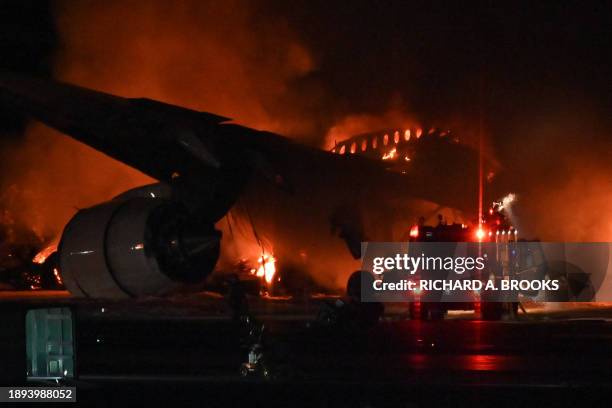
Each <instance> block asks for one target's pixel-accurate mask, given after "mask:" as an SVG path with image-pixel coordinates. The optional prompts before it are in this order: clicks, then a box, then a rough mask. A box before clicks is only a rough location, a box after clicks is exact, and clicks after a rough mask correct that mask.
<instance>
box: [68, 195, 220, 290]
mask: <svg viewBox="0 0 612 408" xmlns="http://www.w3.org/2000/svg"><path fill="white" fill-rule="evenodd" d="M152 196H153V195H152ZM220 238H221V234H220V232H219V231H217V230H216V229H215V228H214V225H212V224H211V223H205V222H199V221H197V217H194V216H192V215H191V214H190V213H189V212H188V211H187V210H186V209H185V208H184V207H182V206H181V205H180V204H177V203H176V202H174V201H172V200H167V199H163V198H151V197H148V198H147V197H130V196H127V197H125V196H123V197H122V196H119V197H118V198H116V199H114V200H112V201H109V202H106V203H102V204H99V205H96V206H94V207H91V208H87V209H83V210H80V211H78V212H77V213H76V215H75V216H74V217H73V218H72V219H71V220H70V222H69V223H68V224H67V225H66V227H65V229H64V232H63V234H62V238H61V241H60V244H59V249H58V251H59V259H60V270H61V274H62V278H63V280H64V284H65V286H66V288H67V289H68V290H69V291H70V292H71V293H72V294H73V295H75V296H80V297H95V298H125V297H137V296H147V295H152V296H155V295H163V294H166V293H168V292H170V291H172V290H173V289H177V288H178V287H180V286H183V285H184V284H189V283H198V282H202V281H203V280H204V279H205V278H206V276H207V275H208V274H210V273H211V272H212V270H213V268H214V266H215V264H216V262H217V259H218V258H219V250H220Z"/></svg>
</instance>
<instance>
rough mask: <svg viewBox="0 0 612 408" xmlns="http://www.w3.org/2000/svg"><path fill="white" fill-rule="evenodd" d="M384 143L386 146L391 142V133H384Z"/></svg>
mask: <svg viewBox="0 0 612 408" xmlns="http://www.w3.org/2000/svg"><path fill="white" fill-rule="evenodd" d="M383 144H384V145H385V146H386V145H388V144H389V135H384V136H383Z"/></svg>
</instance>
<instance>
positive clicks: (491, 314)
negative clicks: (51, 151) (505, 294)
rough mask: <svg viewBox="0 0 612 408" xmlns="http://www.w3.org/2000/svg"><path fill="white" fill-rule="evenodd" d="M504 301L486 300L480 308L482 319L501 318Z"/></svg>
mask: <svg viewBox="0 0 612 408" xmlns="http://www.w3.org/2000/svg"><path fill="white" fill-rule="evenodd" d="M503 306H504V305H503V303H501V302H484V303H483V304H482V306H481V308H480V316H481V318H482V320H501V318H502V315H503V313H504V308H503Z"/></svg>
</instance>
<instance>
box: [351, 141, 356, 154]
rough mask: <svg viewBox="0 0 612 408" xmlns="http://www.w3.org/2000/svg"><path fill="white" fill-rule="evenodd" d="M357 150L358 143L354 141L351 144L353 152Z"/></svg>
mask: <svg viewBox="0 0 612 408" xmlns="http://www.w3.org/2000/svg"><path fill="white" fill-rule="evenodd" d="M356 151H357V143H356V142H353V143H352V144H351V154H353V153H355V152H356Z"/></svg>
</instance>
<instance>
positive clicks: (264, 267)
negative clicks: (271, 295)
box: [251, 253, 276, 284]
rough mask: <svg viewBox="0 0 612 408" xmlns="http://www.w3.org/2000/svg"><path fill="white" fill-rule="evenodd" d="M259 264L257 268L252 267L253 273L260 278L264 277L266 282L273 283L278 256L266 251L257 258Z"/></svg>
mask: <svg viewBox="0 0 612 408" xmlns="http://www.w3.org/2000/svg"><path fill="white" fill-rule="evenodd" d="M257 263H258V264H259V266H258V267H257V269H255V268H253V269H251V273H252V274H254V275H255V276H257V277H259V278H264V280H265V281H266V283H268V284H270V283H272V280H273V279H274V275H275V274H276V258H274V255H271V254H268V253H264V254H263V255H262V256H260V257H259V259H258V260H257Z"/></svg>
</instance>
